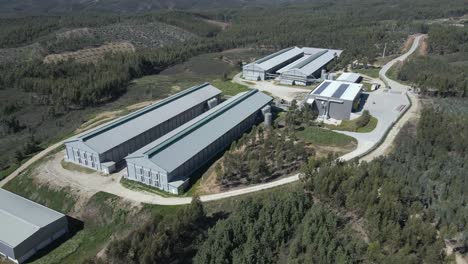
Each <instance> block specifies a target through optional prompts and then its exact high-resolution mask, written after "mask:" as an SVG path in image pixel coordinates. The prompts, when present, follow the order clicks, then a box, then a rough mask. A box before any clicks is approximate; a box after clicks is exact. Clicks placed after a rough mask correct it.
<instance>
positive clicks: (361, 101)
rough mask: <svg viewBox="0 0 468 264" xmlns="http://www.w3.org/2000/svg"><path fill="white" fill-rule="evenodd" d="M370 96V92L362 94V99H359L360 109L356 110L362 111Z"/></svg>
mask: <svg viewBox="0 0 468 264" xmlns="http://www.w3.org/2000/svg"><path fill="white" fill-rule="evenodd" d="M368 98H369V94H368V93H362V94H361V100H360V101H359V106H358V109H357V110H356V111H355V112H361V111H362V110H363V109H364V106H365V105H366V103H367V99H368Z"/></svg>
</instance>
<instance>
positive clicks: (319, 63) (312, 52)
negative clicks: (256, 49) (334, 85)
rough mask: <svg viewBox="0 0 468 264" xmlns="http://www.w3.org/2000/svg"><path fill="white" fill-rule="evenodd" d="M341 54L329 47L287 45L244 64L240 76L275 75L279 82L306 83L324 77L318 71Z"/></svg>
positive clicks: (259, 76) (290, 83) (255, 78)
mask: <svg viewBox="0 0 468 264" xmlns="http://www.w3.org/2000/svg"><path fill="white" fill-rule="evenodd" d="M341 53H342V51H341V50H333V49H319V48H309V47H304V48H298V47H291V48H288V49H284V50H281V51H278V52H276V53H273V54H271V55H269V56H266V57H264V58H262V59H260V60H257V61H255V62H252V63H250V64H247V65H245V66H244V67H243V69H242V76H243V78H244V79H247V80H254V81H260V80H266V79H273V78H278V79H279V81H280V83H281V84H287V85H308V84H310V83H312V82H314V81H316V80H318V79H321V78H324V76H322V75H323V73H322V70H324V69H325V67H326V66H327V65H328V64H329V63H330V62H331V61H333V60H335V59H336V58H337V57H339V56H340V55H341Z"/></svg>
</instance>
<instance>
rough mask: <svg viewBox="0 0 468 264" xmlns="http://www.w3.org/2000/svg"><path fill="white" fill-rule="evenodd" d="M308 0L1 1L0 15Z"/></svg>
mask: <svg viewBox="0 0 468 264" xmlns="http://www.w3.org/2000/svg"><path fill="white" fill-rule="evenodd" d="M313 1H314V0H312V1H307V0H0V14H2V15H10V14H45V13H48V14H60V13H74V12H147V11H153V10H163V9H169V10H171V9H204V8H227V7H246V6H264V5H276V4H287V3H300V2H313Z"/></svg>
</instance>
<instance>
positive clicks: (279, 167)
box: [216, 126, 314, 187]
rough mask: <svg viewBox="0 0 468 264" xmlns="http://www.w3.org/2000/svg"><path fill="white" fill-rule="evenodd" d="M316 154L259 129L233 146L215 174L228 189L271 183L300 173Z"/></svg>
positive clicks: (284, 134) (297, 143)
mask: <svg viewBox="0 0 468 264" xmlns="http://www.w3.org/2000/svg"><path fill="white" fill-rule="evenodd" d="M313 154H314V151H313V149H305V147H304V143H303V142H299V141H296V140H295V139H294V138H291V137H290V135H288V136H287V135H286V133H281V132H279V131H278V130H275V129H264V128H263V126H259V127H258V128H254V129H252V131H251V132H250V133H249V134H246V135H244V136H243V137H242V138H241V139H240V140H239V141H238V142H237V143H233V144H232V146H231V149H230V150H229V151H227V152H226V153H225V154H224V156H223V160H222V162H221V163H222V165H219V164H218V165H217V167H216V174H217V176H218V180H219V182H220V183H221V185H223V186H226V187H228V186H236V185H239V184H251V183H259V182H264V181H269V180H271V179H273V178H276V177H279V176H283V175H288V174H290V173H292V172H295V171H298V170H299V169H300V168H301V166H302V165H303V164H304V163H305V162H306V161H307V159H308V157H309V156H310V155H313Z"/></svg>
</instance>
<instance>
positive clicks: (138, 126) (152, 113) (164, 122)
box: [65, 83, 221, 173]
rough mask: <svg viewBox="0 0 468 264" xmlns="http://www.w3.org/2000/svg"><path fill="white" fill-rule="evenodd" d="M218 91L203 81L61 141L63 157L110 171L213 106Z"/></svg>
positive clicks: (104, 171) (83, 164) (218, 93)
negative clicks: (64, 149) (63, 141)
mask: <svg viewBox="0 0 468 264" xmlns="http://www.w3.org/2000/svg"><path fill="white" fill-rule="evenodd" d="M220 95H221V91H220V90H219V89H217V88H216V87H214V86H212V85H210V84H209V83H205V84H202V85H199V86H194V87H191V88H188V89H186V90H184V91H182V92H179V93H177V94H175V95H173V96H170V97H168V98H166V99H164V100H161V101H159V102H157V103H154V104H151V105H149V106H147V107H145V108H142V109H140V110H138V111H135V112H133V113H131V114H129V115H126V116H124V117H121V118H118V119H116V120H114V121H111V122H109V123H106V124H104V125H101V126H98V127H97V128H95V129H92V130H91V131H87V132H84V133H81V134H79V135H77V136H74V137H72V138H70V139H68V140H66V141H65V148H66V156H65V160H66V161H68V162H73V163H76V164H79V165H81V166H85V167H88V168H91V169H94V170H97V171H101V172H103V173H111V172H113V171H114V170H115V169H116V167H119V165H120V164H123V161H124V158H125V156H127V155H128V154H130V153H132V152H134V151H136V150H137V149H139V148H141V147H143V146H145V145H147V144H148V143H150V142H152V141H154V140H156V139H158V138H159V137H161V136H163V135H165V134H166V133H168V132H169V131H171V130H173V129H175V128H177V127H179V126H181V125H183V124H185V123H186V122H188V121H190V120H192V119H193V118H195V117H197V116H199V115H201V114H203V113H204V112H206V111H207V110H208V109H209V108H210V107H213V106H214V105H216V102H217V101H218V100H219V97H220Z"/></svg>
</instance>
